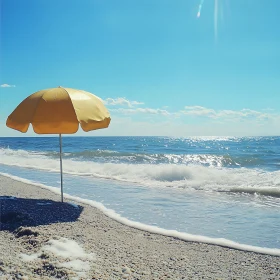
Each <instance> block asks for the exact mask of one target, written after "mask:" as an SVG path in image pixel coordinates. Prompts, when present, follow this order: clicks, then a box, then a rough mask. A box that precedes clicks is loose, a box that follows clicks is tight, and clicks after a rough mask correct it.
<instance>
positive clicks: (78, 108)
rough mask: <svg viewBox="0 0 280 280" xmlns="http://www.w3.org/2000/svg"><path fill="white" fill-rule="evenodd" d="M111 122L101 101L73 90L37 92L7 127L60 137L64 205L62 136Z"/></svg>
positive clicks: (93, 96) (22, 103)
mask: <svg viewBox="0 0 280 280" xmlns="http://www.w3.org/2000/svg"><path fill="white" fill-rule="evenodd" d="M110 121H111V118H110V114H109V112H108V110H107V109H106V108H105V106H104V104H103V102H102V100H101V99H100V98H99V97H97V96H96V95H93V94H91V93H89V92H86V91H83V90H77V89H71V88H63V87H57V88H50V89H45V90H40V91H37V92H35V93H33V94H31V95H30V96H28V97H27V98H26V99H24V100H23V101H22V102H21V103H20V104H19V105H18V106H17V108H16V109H15V110H14V111H13V112H12V113H11V114H10V115H9V117H8V119H7V122H6V125H7V126H8V127H10V128H12V129H15V130H18V131H20V132H23V133H25V132H26V131H27V130H28V127H29V125H30V124H32V126H33V130H34V132H35V133H38V134H59V144H60V177H61V201H62V202H63V171H62V136H61V135H62V134H73V133H76V132H77V131H78V129H79V124H80V126H81V128H82V129H83V130H84V131H86V132H87V131H90V130H95V129H100V128H107V127H108V126H109V124H110Z"/></svg>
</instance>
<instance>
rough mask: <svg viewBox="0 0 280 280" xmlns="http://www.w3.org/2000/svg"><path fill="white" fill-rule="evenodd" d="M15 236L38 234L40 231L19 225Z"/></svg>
mask: <svg viewBox="0 0 280 280" xmlns="http://www.w3.org/2000/svg"><path fill="white" fill-rule="evenodd" d="M14 233H15V236H16V237H17V238H19V237H22V236H30V235H33V236H38V235H39V233H38V232H37V231H34V230H32V229H31V228H24V227H19V228H18V229H17V230H15V232H14Z"/></svg>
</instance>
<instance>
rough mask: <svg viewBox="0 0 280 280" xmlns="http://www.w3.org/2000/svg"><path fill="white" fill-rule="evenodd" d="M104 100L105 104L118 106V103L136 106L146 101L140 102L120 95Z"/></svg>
mask: <svg viewBox="0 0 280 280" xmlns="http://www.w3.org/2000/svg"><path fill="white" fill-rule="evenodd" d="M103 101H104V104H105V105H109V106H110V105H112V106H116V105H125V106H127V107H130V108H132V107H134V106H137V105H143V104H144V103H142V102H138V101H129V100H127V99H126V98H124V97H118V98H115V99H114V98H107V99H105V100H103Z"/></svg>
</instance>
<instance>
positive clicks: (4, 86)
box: [0, 84, 16, 88]
mask: <svg viewBox="0 0 280 280" xmlns="http://www.w3.org/2000/svg"><path fill="white" fill-rule="evenodd" d="M0 87H1V88H10V87H16V86H15V85H9V84H2V85H1V86H0Z"/></svg>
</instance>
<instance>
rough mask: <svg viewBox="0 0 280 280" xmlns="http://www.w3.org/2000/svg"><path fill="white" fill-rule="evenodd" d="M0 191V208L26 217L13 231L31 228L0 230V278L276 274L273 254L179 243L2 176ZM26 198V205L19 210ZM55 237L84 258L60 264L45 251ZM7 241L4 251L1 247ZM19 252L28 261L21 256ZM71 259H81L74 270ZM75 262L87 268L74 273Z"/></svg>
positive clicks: (276, 260) (252, 276)
mask: <svg viewBox="0 0 280 280" xmlns="http://www.w3.org/2000/svg"><path fill="white" fill-rule="evenodd" d="M58 192H59V191H58ZM0 193H1V197H0V198H1V200H0V203H1V210H2V211H1V213H2V214H3V212H5V211H6V210H7V208H8V207H10V206H9V205H11V204H13V207H14V208H13V209H14V211H17V212H21V213H24V214H25V215H26V216H27V218H26V219H27V220H28V219H29V222H26V221H25V224H24V223H23V228H21V229H20V231H19V232H22V231H23V232H24V230H26V229H29V230H30V231H31V232H33V233H31V234H30V235H26V234H23V235H21V236H20V237H18V235H19V232H15V231H14V230H15V229H13V230H11V229H10V230H5V229H4V230H3V229H2V228H1V231H0V251H1V252H6V254H4V256H3V259H2V256H1V258H0V276H2V277H6V276H7V277H9V275H15V274H16V273H17V274H21V275H22V276H23V277H25V276H26V277H29V278H22V279H53V278H50V277H54V276H55V275H56V276H55V277H58V276H59V275H60V276H61V275H62V276H63V275H64V276H63V277H64V278H63V277H62V276H61V277H60V278H62V279H123V278H124V279H184V277H185V279H193V278H195V279H203V277H204V278H205V279H217V278H221V279H231V278H234V277H235V278H238V277H239V278H241V279H242V278H243V279H244V278H245V279H279V278H280V270H279V267H280V257H277V256H271V255H264V254H258V253H253V252H246V251H239V250H236V249H232V248H226V247H221V246H217V245H210V244H206V243H199V242H192V241H183V240H180V239H178V238H174V237H169V236H164V235H159V234H156V233H150V232H147V231H144V230H140V229H136V228H133V227H129V226H127V225H124V224H122V223H119V222H118V221H115V220H113V219H111V218H110V217H108V215H105V214H104V213H103V212H102V211H100V210H99V209H97V208H94V207H93V206H91V205H88V204H85V203H82V202H81V201H79V202H77V201H73V200H72V199H70V200H69V199H68V198H67V197H68V196H67V195H66V196H65V201H66V202H71V203H74V204H69V203H65V204H64V205H62V204H61V203H60V202H59V201H60V195H59V194H56V193H54V192H52V191H50V190H48V189H44V188H41V187H37V186H34V185H30V184H27V183H23V182H19V181H16V180H13V179H11V178H8V177H5V176H0ZM9 197H15V199H11V198H9ZM27 200H28V203H29V204H30V206H29V208H26V204H28V203H27ZM3 205H4V206H3ZM77 205H79V206H77ZM3 207H6V208H5V209H6V210H5V209H3ZM55 210H57V211H58V210H59V213H60V214H61V215H60V216H61V217H59V218H60V219H58V217H57V216H56V218H52V219H50V218H48V216H52V217H53V216H55V215H54V214H55V213H58V212H55ZM40 211H41V212H42V213H43V214H44V213H47V214H48V215H47V217H45V218H43V214H42V215H41V216H38V212H40ZM69 214H70V215H69ZM69 217H71V219H69ZM44 219H45V220H44ZM32 223H33V224H32ZM20 234H22V233H20ZM35 235H36V236H35ZM63 238H64V239H63ZM55 240H56V241H57V242H60V243H59V244H58V247H59V246H60V247H61V244H62V243H63V242H64V243H65V244H68V243H67V242H68V241H69V242H71V241H72V242H76V244H78V245H79V246H80V248H82V250H83V252H84V255H82V256H78V257H77V258H76V259H74V260H70V261H68V263H67V264H66V266H64V267H62V266H61V262H62V260H63V261H64V262H65V260H67V258H65V257H61V256H60V255H59V253H58V252H57V251H55V253H54V250H52V251H50V250H49V249H50V248H52V249H53V248H54V247H55V245H54V244H55V242H56V241H55ZM61 242H62V243H61ZM7 243H8V247H9V248H10V251H9V252H7V250H6V249H5V248H7ZM32 243H33V244H32ZM34 244H35V245H34ZM69 244H70V243H69ZM76 244H74V245H75V246H76ZM74 245H73V246H74ZM78 245H77V246H78ZM51 246H53V247H51ZM42 248H43V249H42ZM42 250H43V251H42ZM48 250H49V251H48ZM77 250H78V249H77ZM77 250H76V251H77ZM45 251H47V252H48V254H47V256H48V257H47V258H46V259H42V258H40V256H39V255H38V256H37V257H35V255H34V254H41V255H42V254H43V252H45ZM22 254H24V256H26V255H27V256H30V255H31V256H33V257H34V259H33V260H31V261H26V259H24V258H23V257H22V256H23V255H22ZM86 256H88V257H86ZM89 256H91V257H89ZM93 256H94V257H93ZM68 259H69V256H68ZM78 261H80V262H82V263H80V268H79V267H77V266H79V265H77V264H78ZM46 264H48V265H46ZM75 265H76V267H75ZM81 267H84V268H85V267H86V268H87V269H86V270H81ZM45 268H48V269H45ZM51 268H52V269H51ZM79 269H80V270H81V271H79ZM1 273H2V275H1ZM5 275H6V276H5ZM79 275H80V276H79ZM30 277H32V278H30ZM36 277H37V278H36ZM77 277H78V278H77ZM83 277H85V278H83ZM1 279H2V278H1ZM3 279H5V278H3ZM6 279H9V278H6Z"/></svg>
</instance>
